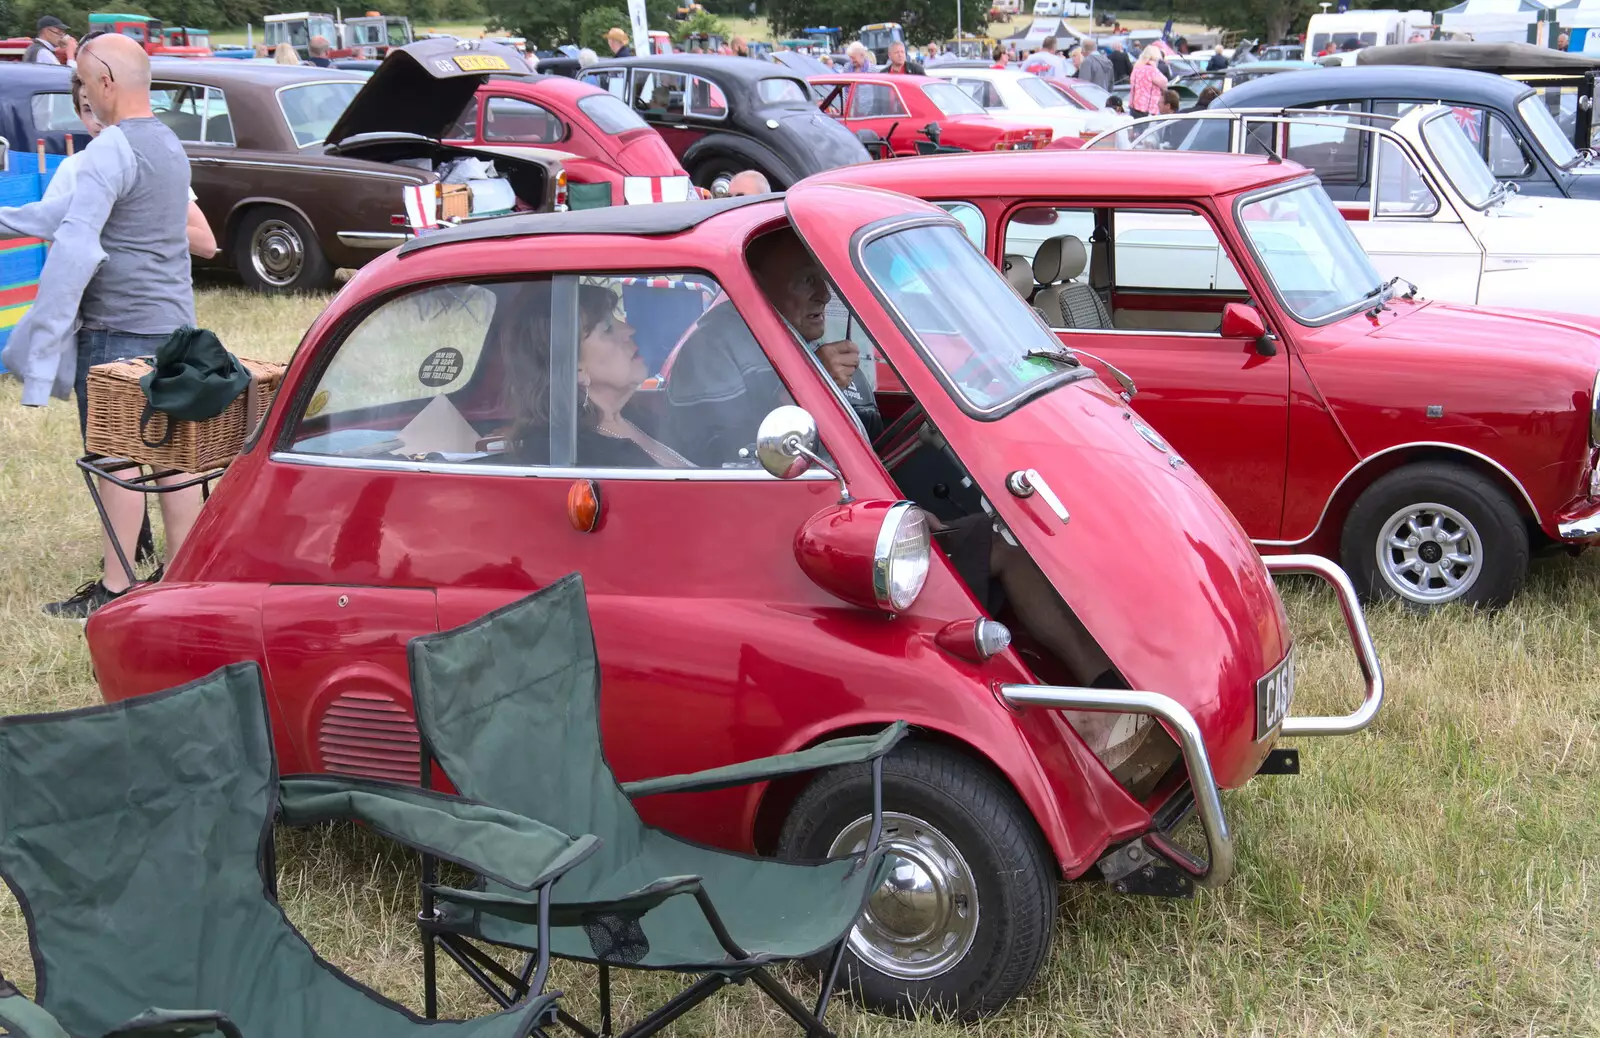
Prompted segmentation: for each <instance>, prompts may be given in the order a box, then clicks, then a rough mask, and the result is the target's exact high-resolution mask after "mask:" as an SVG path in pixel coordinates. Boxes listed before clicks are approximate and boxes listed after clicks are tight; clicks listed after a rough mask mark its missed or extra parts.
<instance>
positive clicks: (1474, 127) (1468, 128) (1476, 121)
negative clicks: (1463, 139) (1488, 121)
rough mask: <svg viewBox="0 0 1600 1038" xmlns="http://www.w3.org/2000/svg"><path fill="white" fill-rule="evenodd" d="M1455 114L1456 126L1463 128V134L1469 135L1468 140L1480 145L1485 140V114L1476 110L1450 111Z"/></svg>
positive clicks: (1454, 109)
mask: <svg viewBox="0 0 1600 1038" xmlns="http://www.w3.org/2000/svg"><path fill="white" fill-rule="evenodd" d="M1450 110H1451V111H1452V112H1454V113H1455V116H1456V124H1457V125H1458V126H1460V127H1461V132H1462V133H1464V134H1466V135H1467V140H1469V141H1471V142H1472V143H1473V144H1479V143H1481V142H1482V140H1483V129H1482V123H1483V113H1482V112H1480V111H1479V110H1478V109H1476V108H1456V107H1452V108H1451V109H1450Z"/></svg>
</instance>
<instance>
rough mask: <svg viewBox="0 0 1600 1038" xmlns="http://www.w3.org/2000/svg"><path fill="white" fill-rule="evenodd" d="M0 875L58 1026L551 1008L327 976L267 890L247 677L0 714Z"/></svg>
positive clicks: (272, 768)
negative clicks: (154, 1014) (414, 998)
mask: <svg viewBox="0 0 1600 1038" xmlns="http://www.w3.org/2000/svg"><path fill="white" fill-rule="evenodd" d="M0 790H4V798H3V800H0V830H3V831H0V872H3V874H4V876H5V878H6V881H7V882H8V883H9V884H10V885H11V887H12V889H13V890H14V891H16V892H17V894H18V897H19V900H20V901H21V903H22V905H23V907H24V911H25V913H26V915H27V918H28V922H29V930H30V938H31V945H32V950H33V958H34V966H35V976H36V978H37V991H36V997H35V1001H36V1002H38V1003H39V1005H41V1006H42V1007H43V1008H44V1009H46V1010H48V1011H49V1012H50V1013H51V1014H53V1015H54V1016H55V1017H56V1019H57V1020H58V1021H60V1023H61V1025H62V1026H63V1027H65V1028H66V1030H67V1031H68V1032H69V1033H70V1034H73V1035H78V1036H95V1035H103V1034H106V1033H107V1032H109V1031H112V1030H114V1029H116V1028H117V1027H118V1026H119V1025H121V1024H123V1023H124V1022H126V1021H128V1020H130V1019H132V1018H134V1017H136V1016H139V1015H140V1014H141V1013H143V1012H144V1011H146V1010H147V1009H149V1008H150V1007H152V1006H162V1007H168V1008H173V1009H196V1010H214V1011H219V1012H222V1013H224V1014H226V1015H227V1016H228V1017H229V1018H230V1019H231V1020H232V1021H233V1023H234V1024H235V1025H237V1026H238V1028H239V1030H240V1032H241V1033H242V1034H243V1035H244V1038H407V1036H413V1035H415V1036H421V1035H423V1034H427V1035H430V1036H440V1038H442V1036H445V1035H450V1036H471V1038H518V1036H520V1035H524V1034H526V1033H528V1028H529V1026H530V1022H531V1021H532V1019H533V1018H534V1016H535V1015H536V1014H537V1013H538V1012H539V1011H540V1010H541V1009H542V1007H544V1006H546V1005H548V1004H549V1003H550V1001H551V1000H550V999H548V998H539V999H535V1000H533V1002H532V1003H525V1004H523V1005H520V1006H518V1007H516V1008H515V1009H512V1010H508V1011H506V1012H504V1013H500V1014H496V1015H494V1016H487V1017H481V1018H478V1019H473V1020H462V1021H438V1022H435V1021H428V1020H424V1019H423V1018H421V1017H420V1016H417V1015H415V1014H413V1013H411V1012H410V1011H409V1010H407V1009H405V1008H404V1007H403V1006H400V1005H398V1004H396V1003H394V1002H391V1001H389V1000H388V999H386V998H384V997H382V996H381V995H379V994H377V993H376V992H374V991H371V990H369V989H367V988H365V987H363V986H361V985H360V984H358V983H357V982H355V981H354V980H352V979H350V978H349V977H347V976H345V975H343V974H341V973H339V972H338V971H337V970H335V969H334V968H333V967H332V966H330V965H329V964H328V963H327V962H325V961H324V960H323V959H322V958H320V957H319V956H318V955H317V954H316V952H315V951H313V950H312V948H311V946H310V945H309V944H307V943H306V941H305V939H304V938H303V937H302V936H301V935H300V933H299V932H298V931H297V930H296V929H295V928H294V927H293V926H292V925H291V924H290V923H289V921H288V919H287V918H285V916H284V914H283V910H282V909H281V908H280V907H279V906H278V904H277V902H276V901H275V900H274V899H273V898H272V897H271V895H270V894H268V890H269V888H270V887H269V882H268V875H267V872H266V868H267V863H268V862H270V861H271V860H272V856H271V854H270V847H271V841H272V823H273V818H274V817H275V814H276V810H277V798H278V775H277V766H276V763H275V761H274V759H273V753H272V737H271V732H270V728H269V725H268V720H267V712H266V701H265V697H264V695H263V692H262V686H261V678H260V673H259V671H258V670H257V669H256V665H255V664H253V663H242V664H235V665H233V666H230V667H227V668H224V669H223V670H219V671H217V672H216V673H214V674H212V675H210V676H209V677H207V678H203V679H201V680H200V681H197V682H194V683H192V684H190V685H186V686H182V687H180V688H177V689H173V690H171V691H168V692H162V693H156V694H153V695H148V696H141V697H138V698H135V699H130V700H126V701H123V702H120V703H114V704H110V705H107V706H100V707H93V708H89V709H86V710H77V711H69V712H67V713H62V714H49V715H36V716H23V717H9V718H5V719H3V720H0Z"/></svg>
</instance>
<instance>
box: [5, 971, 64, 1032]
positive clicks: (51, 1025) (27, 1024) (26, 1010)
mask: <svg viewBox="0 0 1600 1038" xmlns="http://www.w3.org/2000/svg"><path fill="white" fill-rule="evenodd" d="M0 1024H4V1025H5V1029H6V1030H7V1031H8V1032H9V1033H11V1034H14V1035H16V1036H17V1038H69V1036H68V1035H67V1031H66V1028H64V1027H62V1026H61V1025H60V1024H59V1023H57V1022H56V1018H55V1017H53V1016H51V1015H50V1013H49V1011H48V1010H46V1009H45V1008H44V1006H41V1005H39V1003H37V1002H35V1001H33V1000H32V999H30V998H29V997H28V996H27V995H24V994H23V993H22V992H20V991H18V990H17V989H16V987H15V986H14V985H13V984H12V983H11V982H10V981H9V980H0Z"/></svg>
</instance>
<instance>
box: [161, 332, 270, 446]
mask: <svg viewBox="0 0 1600 1038" xmlns="http://www.w3.org/2000/svg"><path fill="white" fill-rule="evenodd" d="M139 387H140V388H141V389H143V390H144V396H145V401H146V403H145V407H144V414H142V415H141V416H140V417H139V438H140V439H142V440H144V445H145V446H146V447H165V446H166V445H167V444H168V443H170V442H171V441H172V430H173V422H174V421H186V422H203V421H205V420H206V419H207V418H215V417H216V416H217V415H219V414H221V413H222V412H224V411H226V410H227V409H228V405H229V404H231V403H233V401H234V400H235V399H236V398H237V397H238V396H239V394H240V393H243V392H244V391H245V390H247V389H249V388H250V372H249V370H247V369H246V368H245V366H244V365H243V364H240V363H239V359H238V358H237V357H235V356H234V355H233V354H231V353H229V352H228V351H227V350H225V349H223V348H222V341H221V340H220V339H218V338H217V337H216V335H215V333H213V332H208V331H206V330H205V329H204V328H190V327H188V326H185V327H182V328H179V329H178V330H177V331H175V332H173V333H172V335H171V336H170V337H169V338H168V339H167V341H166V342H164V343H162V344H161V346H160V348H159V349H157V350H156V356H155V360H154V361H153V362H152V363H151V370H150V373H149V374H147V375H145V376H144V377H143V378H141V379H139ZM157 411H160V412H161V413H162V414H165V415H166V416H167V418H168V421H167V433H166V435H165V436H163V437H162V438H161V439H160V440H159V441H154V442H152V441H151V439H150V435H149V433H148V432H147V431H146V426H147V425H148V424H149V422H150V419H151V418H152V417H154V415H155V413H156V412H157Z"/></svg>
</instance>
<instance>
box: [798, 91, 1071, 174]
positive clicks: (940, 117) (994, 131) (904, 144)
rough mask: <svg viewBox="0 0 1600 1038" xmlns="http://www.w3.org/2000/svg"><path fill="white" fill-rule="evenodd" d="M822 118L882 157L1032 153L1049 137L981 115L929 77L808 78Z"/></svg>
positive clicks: (1023, 123)
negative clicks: (870, 142) (870, 143)
mask: <svg viewBox="0 0 1600 1038" xmlns="http://www.w3.org/2000/svg"><path fill="white" fill-rule="evenodd" d="M811 85H812V86H813V87H815V88H816V90H817V93H818V95H819V96H820V97H821V100H820V101H819V102H818V103H819V105H820V107H821V108H822V110H823V111H824V112H827V113H828V114H829V115H831V116H833V117H834V118H835V119H838V120H839V121H840V122H842V123H843V124H844V125H845V128H846V129H848V130H850V132H852V133H854V134H856V135H857V136H861V134H862V132H863V131H866V132H868V133H870V134H872V135H873V136H875V137H876V138H878V139H880V140H882V141H885V142H887V145H888V147H887V149H886V150H887V155H885V156H880V157H893V156H900V155H919V154H924V153H928V152H933V151H937V150H939V149H941V148H943V149H952V148H954V149H959V150H961V151H1036V150H1038V149H1040V148H1043V147H1045V146H1046V145H1048V144H1049V143H1050V138H1051V136H1052V134H1053V131H1052V130H1051V129H1050V127H1049V126H1047V125H1045V124H1043V123H1037V122H1033V123H1030V122H1028V121H1027V120H1026V119H1019V118H1015V117H1010V116H1005V115H994V114H991V113H989V112H986V111H984V109H983V106H982V105H980V104H978V102H976V101H974V100H973V99H972V97H971V96H970V95H968V93H967V92H966V91H965V90H962V89H961V88H960V87H958V86H956V85H955V84H954V83H948V82H946V81H944V80H942V79H934V78H932V77H930V76H891V75H886V74H883V73H854V74H849V75H837V76H812V77H811Z"/></svg>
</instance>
